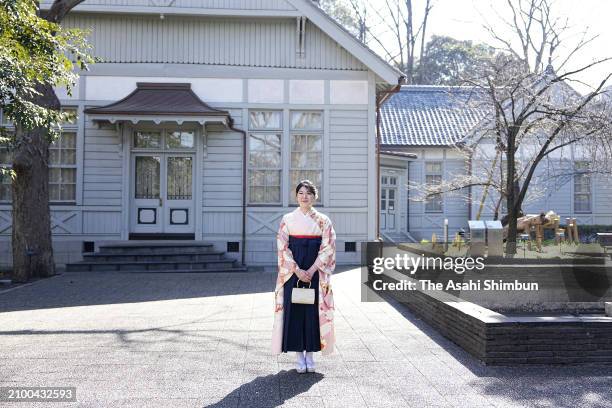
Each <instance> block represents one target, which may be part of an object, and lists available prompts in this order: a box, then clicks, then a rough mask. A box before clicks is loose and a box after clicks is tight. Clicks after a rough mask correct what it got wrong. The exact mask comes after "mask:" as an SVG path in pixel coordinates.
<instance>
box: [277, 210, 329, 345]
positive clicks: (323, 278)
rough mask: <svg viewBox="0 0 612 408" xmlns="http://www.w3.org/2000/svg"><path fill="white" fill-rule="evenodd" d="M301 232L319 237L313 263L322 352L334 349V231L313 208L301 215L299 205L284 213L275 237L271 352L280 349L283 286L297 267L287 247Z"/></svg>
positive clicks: (323, 216)
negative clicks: (316, 276) (275, 254)
mask: <svg viewBox="0 0 612 408" xmlns="http://www.w3.org/2000/svg"><path fill="white" fill-rule="evenodd" d="M304 235H307V236H320V237H321V245H320V247H319V252H318V255H317V257H316V260H315V262H314V264H315V265H316V266H317V270H318V273H319V287H318V314H319V336H320V340H321V353H322V354H323V355H328V354H330V353H331V352H332V351H333V349H334V344H335V333H334V323H333V321H334V315H333V313H334V299H333V293H332V288H331V285H330V278H331V274H332V273H333V271H334V269H335V267H336V233H335V231H334V228H333V226H332V223H331V221H330V219H329V218H328V217H327V216H325V215H323V214H321V213H319V212H318V211H317V210H315V209H314V208H311V210H310V211H309V212H308V213H307V214H304V213H303V212H302V210H301V209H300V208H299V207H298V208H297V209H296V210H295V211H293V212H291V213H288V214H285V215H284V216H283V219H282V220H281V223H280V228H279V230H278V235H277V237H276V243H277V249H278V277H277V279H276V288H275V290H274V328H273V333H272V352H273V353H274V354H280V353H281V352H282V342H283V321H284V315H283V313H284V310H283V309H284V308H283V301H284V285H285V283H286V282H287V281H288V280H289V279H290V278H291V277H292V275H293V274H294V273H295V271H296V269H297V268H298V265H297V263H296V261H295V260H294V257H293V254H292V252H291V250H290V249H289V237H290V236H294V237H295V236H304Z"/></svg>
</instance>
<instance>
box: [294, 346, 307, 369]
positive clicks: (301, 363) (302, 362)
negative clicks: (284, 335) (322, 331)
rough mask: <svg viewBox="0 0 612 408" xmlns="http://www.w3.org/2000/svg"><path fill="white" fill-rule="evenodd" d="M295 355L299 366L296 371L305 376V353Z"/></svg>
mask: <svg viewBox="0 0 612 408" xmlns="http://www.w3.org/2000/svg"><path fill="white" fill-rule="evenodd" d="M295 354H296V356H297V366H296V367H295V370H296V371H297V372H298V373H300V374H304V373H305V372H306V360H305V359H304V352H303V351H296V352H295Z"/></svg>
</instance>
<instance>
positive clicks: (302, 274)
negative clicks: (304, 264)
mask: <svg viewBox="0 0 612 408" xmlns="http://www.w3.org/2000/svg"><path fill="white" fill-rule="evenodd" d="M295 274H296V275H297V277H298V279H299V280H301V281H302V282H310V279H311V276H310V275H309V274H308V272H306V271H305V270H303V269H300V268H297V269H296V270H295Z"/></svg>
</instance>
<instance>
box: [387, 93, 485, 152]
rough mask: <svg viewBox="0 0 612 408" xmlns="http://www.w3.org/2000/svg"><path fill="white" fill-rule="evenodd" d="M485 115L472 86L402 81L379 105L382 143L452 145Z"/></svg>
mask: <svg viewBox="0 0 612 408" xmlns="http://www.w3.org/2000/svg"><path fill="white" fill-rule="evenodd" d="M485 115H486V111H485V110H484V108H483V106H482V103H481V104H479V103H478V95H477V93H476V91H475V90H474V88H470V87H459V86H452V87H449V86H430V85H427V86H423V85H404V86H402V87H401V90H400V91H399V92H398V93H396V94H394V95H392V96H391V97H390V98H389V99H388V100H387V101H386V102H385V103H384V104H383V105H382V107H381V144H382V145H383V146H448V145H452V144H454V143H457V142H458V141H460V140H461V139H463V138H464V137H465V136H466V135H467V134H468V132H469V131H470V129H472V128H473V127H474V126H475V125H476V124H477V123H478V122H479V121H480V120H481V119H483V118H484V116H485Z"/></svg>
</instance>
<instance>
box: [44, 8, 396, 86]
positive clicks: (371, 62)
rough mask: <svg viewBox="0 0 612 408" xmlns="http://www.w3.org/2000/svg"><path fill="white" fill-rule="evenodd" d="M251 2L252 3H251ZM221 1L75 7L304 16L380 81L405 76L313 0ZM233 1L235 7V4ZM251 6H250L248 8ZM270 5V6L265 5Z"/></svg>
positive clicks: (130, 11)
mask: <svg viewBox="0 0 612 408" xmlns="http://www.w3.org/2000/svg"><path fill="white" fill-rule="evenodd" d="M249 2H250V3H249ZM230 3H231V2H226V4H227V6H224V2H222V1H215V2H213V1H212V0H211V1H206V2H205V1H202V2H201V4H202V5H201V6H198V5H197V2H192V1H175V0H159V1H157V2H153V1H151V2H148V3H147V2H144V4H143V2H142V1H138V0H124V1H123V2H117V1H116V0H98V1H96V2H93V4H90V3H89V2H87V1H85V2H83V3H81V4H79V5H77V6H76V7H75V10H74V11H75V12H91V13H105V14H112V13H126V14H158V15H160V16H163V15H164V14H168V15H170V14H176V15H189V16H206V15H210V16H232V17H243V18H249V17H256V18H259V17H273V18H295V17H299V16H305V17H306V18H307V19H308V20H309V21H310V22H312V24H314V25H316V26H317V27H318V28H319V29H320V30H321V31H323V32H324V33H325V34H327V35H328V36H329V37H330V38H331V39H333V40H334V41H335V42H337V43H338V44H339V45H340V46H341V47H342V48H344V49H345V50H346V51H347V52H349V53H350V54H351V55H353V56H354V57H355V58H356V59H358V60H359V61H360V62H361V63H362V64H364V65H365V66H366V67H368V69H370V70H371V71H372V72H374V73H375V74H376V76H377V77H378V78H379V80H378V81H377V82H379V83H387V84H389V85H391V86H395V85H398V84H399V83H401V81H403V78H404V75H403V74H402V73H401V72H400V71H399V70H397V69H396V68H394V67H392V66H391V65H390V64H389V63H387V62H386V61H385V60H384V59H382V58H381V57H380V56H378V55H377V54H376V53H375V52H374V51H372V50H371V49H369V48H368V47H367V46H366V45H365V44H363V43H361V42H360V41H359V40H357V39H356V38H355V37H354V36H353V35H352V34H350V33H349V32H348V31H347V30H346V29H345V28H344V27H342V26H341V25H340V24H338V23H337V22H336V21H335V20H334V19H333V18H331V17H330V16H328V15H327V14H325V12H323V10H321V9H320V7H318V6H317V5H316V4H315V2H313V1H312V0H273V1H268V2H258V1H256V0H241V1H236V2H234V3H231V4H230ZM51 4H52V0H43V1H42V2H41V9H43V10H48V9H49V8H50V6H51ZM232 4H233V6H232ZM247 5H248V7H247ZM264 5H267V6H264Z"/></svg>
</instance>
